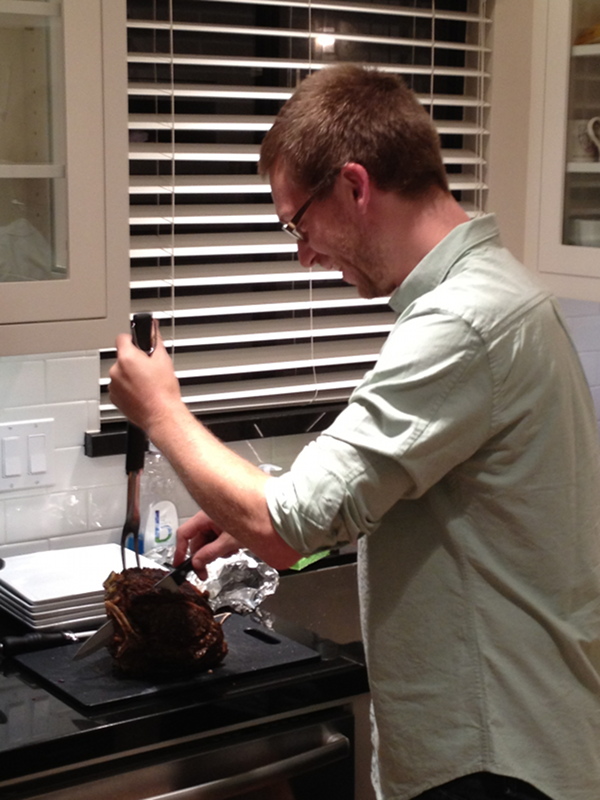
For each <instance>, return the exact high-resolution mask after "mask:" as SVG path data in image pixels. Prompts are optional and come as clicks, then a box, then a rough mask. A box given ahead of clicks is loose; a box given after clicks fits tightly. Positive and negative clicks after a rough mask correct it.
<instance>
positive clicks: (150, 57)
mask: <svg viewBox="0 0 600 800" xmlns="http://www.w3.org/2000/svg"><path fill="white" fill-rule="evenodd" d="M127 60H128V62H129V63H130V64H152V65H154V64H156V65H159V64H164V65H170V64H174V65H188V66H207V67H241V68H242V69H244V70H248V69H261V68H265V69H277V70H288V69H301V70H306V71H307V72H309V71H311V70H318V69H325V68H326V67H328V66H331V63H330V62H328V61H323V62H321V61H317V60H312V59H308V58H259V57H248V56H234V55H231V56H212V55H196V54H188V55H181V54H177V55H173V56H170V55H167V54H161V53H130V54H129V55H128V56H127ZM371 66H373V67H375V68H377V69H379V70H381V71H382V72H391V73H395V74H399V75H401V74H405V75H406V74H412V75H431V74H433V73H435V74H436V75H441V76H454V77H457V78H469V77H471V78H480V77H489V73H487V72H485V71H482V70H480V69H479V68H477V67H447V66H435V67H434V66H431V65H428V66H423V65H420V64H389V63H381V62H377V63H371Z"/></svg>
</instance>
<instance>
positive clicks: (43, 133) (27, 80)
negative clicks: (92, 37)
mask: <svg viewBox="0 0 600 800" xmlns="http://www.w3.org/2000/svg"><path fill="white" fill-rule="evenodd" d="M61 11H62V9H61V3H60V2H30V1H28V0H12V2H0V281H1V282H16V281H48V280H55V279H57V278H59V279H60V278H65V277H67V275H68V263H67V254H66V233H65V200H66V190H65V158H64V141H65V131H64V118H65V104H64V94H65V91H64V87H65V74H64V58H63V50H64V47H63V35H62V34H63V30H62V13H61Z"/></svg>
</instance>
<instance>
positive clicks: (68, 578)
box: [0, 544, 157, 631]
mask: <svg viewBox="0 0 600 800" xmlns="http://www.w3.org/2000/svg"><path fill="white" fill-rule="evenodd" d="M140 565H141V566H142V567H153V568H156V567H157V564H156V563H155V562H153V561H150V560H149V559H147V558H144V557H143V556H141V557H140ZM126 566H127V567H135V566H136V561H135V554H134V553H133V552H132V551H131V550H127V551H126ZM122 569H123V563H122V560H121V548H120V546H119V545H118V544H99V545H93V546H91V547H72V548H68V549H66V550H45V551H43V552H40V553H28V554H25V555H21V556H9V557H8V558H5V559H4V568H3V569H2V570H0V609H3V610H4V611H7V612H8V613H9V614H11V615H12V616H13V617H16V618H17V619H19V620H20V621H21V622H24V623H25V624H26V625H27V626H28V627H30V628H33V629H35V630H40V631H43V630H49V631H50V630H83V629H84V628H90V629H91V628H94V627H96V626H97V625H99V624H100V623H101V622H103V621H104V619H105V617H106V615H105V611H104V587H103V583H104V581H105V580H106V579H107V578H108V576H109V575H110V573H111V572H121V570H122Z"/></svg>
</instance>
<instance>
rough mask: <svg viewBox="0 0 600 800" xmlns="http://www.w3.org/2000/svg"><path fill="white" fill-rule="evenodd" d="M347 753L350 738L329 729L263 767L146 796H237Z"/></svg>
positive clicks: (204, 799) (179, 799) (185, 799)
mask: <svg viewBox="0 0 600 800" xmlns="http://www.w3.org/2000/svg"><path fill="white" fill-rule="evenodd" d="M349 753H350V741H349V740H348V738H347V737H346V736H344V735H343V734H342V733H332V734H331V735H330V736H329V737H328V739H327V741H326V743H325V744H323V745H321V746H320V747H316V748H314V749H312V750H307V751H305V752H304V753H298V754H297V755H295V756H290V757H289V758H284V759H282V760H281V761H275V762H273V763H272V764H265V765H264V766H262V767H256V768H255V769H251V770H248V771H247V772H242V773H240V774H239V775H231V776H229V777H228V778H220V779H219V780H216V781H209V782H208V783H202V784H199V785H197V786H189V787H188V788H186V789H178V790H176V791H174V792H167V794H160V795H155V796H154V797H148V798H146V800H225V799H226V798H228V797H236V796H237V794H239V793H240V792H247V791H249V790H250V789H260V788H261V787H262V786H265V785H268V784H269V783H272V782H273V781H275V780H281V779H285V778H291V777H293V776H294V775H298V774H299V773H300V772H305V771H307V770H309V769H317V768H319V767H323V766H325V765H326V764H330V763H332V762H333V761H339V760H340V759H342V758H346V757H347V756H348V754H349Z"/></svg>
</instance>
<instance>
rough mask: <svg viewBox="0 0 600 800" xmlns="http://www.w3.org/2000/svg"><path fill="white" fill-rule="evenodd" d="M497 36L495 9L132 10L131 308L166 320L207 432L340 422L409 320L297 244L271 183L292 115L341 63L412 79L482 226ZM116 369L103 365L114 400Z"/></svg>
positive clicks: (420, 4)
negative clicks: (278, 124)
mask: <svg viewBox="0 0 600 800" xmlns="http://www.w3.org/2000/svg"><path fill="white" fill-rule="evenodd" d="M488 25H489V19H488V18H487V16H486V2H485V1H483V2H469V1H468V0H465V1H464V2H460V1H459V2H457V1H456V0H445V2H443V1H442V0H413V2H410V0H406V3H405V4H399V3H395V2H385V0H380V2H378V3H372V2H356V1H355V2H352V3H345V2H336V1H335V0H329V2H327V1H321V0H254V1H253V2H246V0H154V1H153V2H151V1H150V0H129V2H128V50H129V97H130V117H129V140H130V173H131V177H130V226H131V251H130V255H131V311H132V313H133V312H136V311H152V312H153V313H154V315H155V316H156V317H157V318H158V319H159V320H160V325H161V332H162V335H163V337H164V339H165V340H166V343H167V346H168V347H169V348H170V349H171V350H172V354H173V358H174V363H175V369H176V372H177V375H178V377H179V379H180V382H181V385H182V392H183V396H184V399H185V401H186V402H187V403H188V404H189V407H190V408H191V409H192V410H193V411H194V412H195V413H198V414H199V415H200V416H201V417H202V419H203V420H204V421H210V419H216V418H217V416H218V417H219V418H221V419H223V418H227V417H231V416H232V415H236V414H238V415H239V414H243V413H246V414H248V413H249V414H251V415H252V416H253V417H254V418H258V417H259V416H260V415H267V416H268V415H269V414H271V415H273V414H275V415H277V414H280V413H283V412H284V410H285V412H286V413H289V412H290V411H293V410H294V409H297V410H300V409H303V410H304V411H306V408H307V407H309V408H311V409H314V412H315V415H318V414H319V413H320V412H321V411H322V410H323V409H331V408H335V407H336V404H341V403H343V402H344V401H345V400H346V399H347V397H348V395H349V394H350V392H351V391H352V389H353V388H354V386H356V384H357V383H358V381H359V380H360V379H361V377H362V376H363V374H364V373H365V371H366V370H367V369H369V368H370V367H371V366H372V365H373V364H374V362H375V360H376V358H377V355H378V353H379V350H380V348H381V346H382V344H383V341H384V340H385V338H386V335H387V333H388V331H389V330H390V327H391V325H392V323H393V313H392V311H391V310H390V308H389V307H388V305H387V299H386V298H378V299H375V300H365V299H361V298H359V297H358V296H357V293H356V290H355V289H354V287H351V286H347V285H346V284H344V282H343V281H342V279H341V275H340V274H339V273H332V272H325V271H323V270H319V269H315V270H312V271H307V270H304V269H303V268H302V267H301V266H300V264H299V262H298V261H297V258H296V253H295V251H296V245H295V243H294V242H292V240H291V239H290V238H289V237H288V236H286V234H285V233H282V232H281V230H280V226H279V223H278V219H277V217H276V215H275V212H274V208H273V205H272V202H271V197H270V191H269V185H268V184H267V183H266V182H265V181H264V180H263V179H262V178H261V177H259V176H258V175H257V174H256V162H257V159H258V152H259V146H260V141H261V138H262V136H263V135H264V133H265V131H267V130H268V128H269V127H270V125H271V124H272V120H273V118H274V116H275V115H276V113H277V111H278V109H279V108H280V106H281V104H282V103H283V102H284V101H285V100H286V99H287V98H288V97H289V95H290V93H291V91H292V90H293V88H294V87H295V86H296V85H297V84H298V83H299V82H300V81H301V80H302V78H304V77H305V76H306V75H307V74H308V73H309V72H310V71H311V70H317V69H321V68H322V67H323V66H326V65H328V64H330V63H332V62H337V61H354V62H361V63H364V62H369V63H372V64H375V65H377V66H379V67H380V68H381V69H384V70H388V71H390V72H393V73H397V74H400V75H402V76H403V77H404V79H405V80H406V81H407V83H408V84H409V85H410V86H411V87H412V88H413V89H414V90H415V91H416V92H417V94H418V96H419V98H420V100H421V102H422V103H423V104H424V106H425V107H426V108H427V109H428V110H429V111H430V113H431V114H432V116H433V118H434V120H435V121H436V124H437V126H438V129H439V132H440V135H441V139H442V146H443V151H444V160H445V163H446V165H447V171H448V173H449V177H450V185H451V189H452V191H453V192H454V193H455V195H456V196H457V197H458V198H459V199H460V201H461V203H462V204H463V206H464V208H465V209H466V210H467V211H468V212H469V213H470V214H473V215H475V214H478V213H480V212H481V211H482V210H483V209H484V206H485V195H486V185H485V142H486V133H487V132H486V129H485V116H486V108H487V104H486V101H485V96H486V90H487V79H488V77H489V76H488V74H487V72H486V60H487V57H488V52H487V50H486V47H485V41H486V37H487V28H488ZM113 359H114V352H105V353H103V354H102V379H101V388H102V390H103V391H105V389H106V385H107V383H108V377H107V376H108V369H109V367H110V365H111V363H112V361H113ZM104 397H105V398H106V395H105V396H104ZM101 412H102V419H103V427H104V429H109V428H110V424H111V422H114V421H118V420H119V414H118V411H117V410H116V409H115V408H114V407H112V406H111V405H110V403H109V402H108V400H107V399H103V400H102V403H101ZM215 415H217V416H215Z"/></svg>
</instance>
